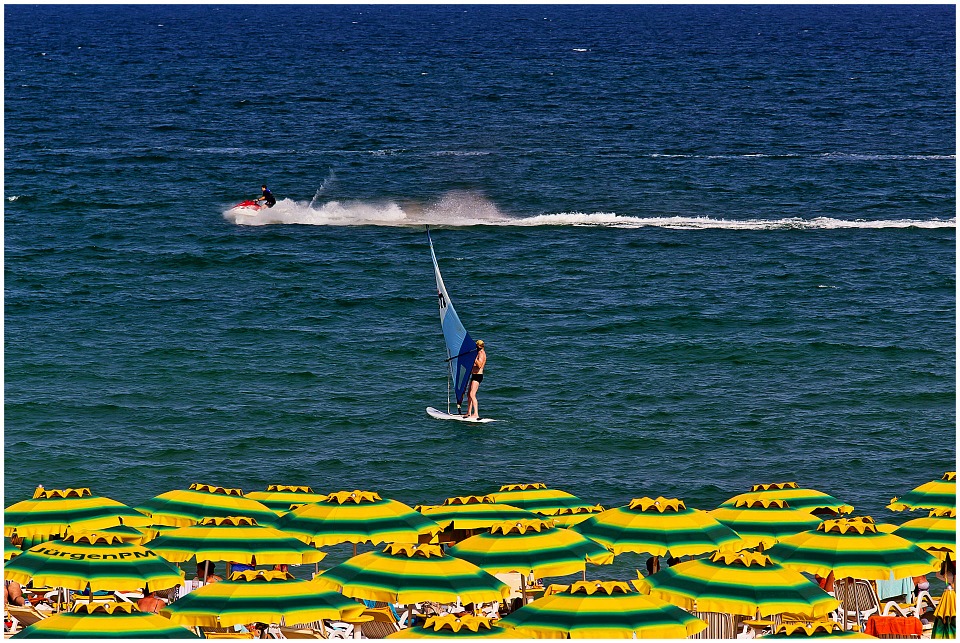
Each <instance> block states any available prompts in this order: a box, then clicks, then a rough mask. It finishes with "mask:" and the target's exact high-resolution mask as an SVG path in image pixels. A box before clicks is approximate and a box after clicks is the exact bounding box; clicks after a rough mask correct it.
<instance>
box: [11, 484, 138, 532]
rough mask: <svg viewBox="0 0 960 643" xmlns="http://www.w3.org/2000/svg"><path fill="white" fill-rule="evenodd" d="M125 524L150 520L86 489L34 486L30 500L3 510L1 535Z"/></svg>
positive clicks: (133, 524) (119, 503) (98, 527)
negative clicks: (35, 487) (34, 489)
mask: <svg viewBox="0 0 960 643" xmlns="http://www.w3.org/2000/svg"><path fill="white" fill-rule="evenodd" d="M119 524H126V525H129V526H131V527H146V526H147V525H149V524H150V519H149V518H145V517H144V516H143V515H142V514H140V513H138V512H136V511H134V510H133V509H131V508H130V507H128V506H127V505H125V504H123V503H122V502H117V501H116V500H111V499H110V498H104V497H102V496H95V495H93V493H91V491H90V489H88V488H86V487H81V488H78V489H44V488H43V487H37V489H36V491H34V492H33V498H32V499H30V500H23V501H21V502H17V503H14V504H12V505H10V506H9V507H7V508H6V509H4V510H3V535H4V536H12V535H13V534H14V532H16V534H17V535H18V536H21V537H26V538H30V537H40V538H42V539H48V538H49V537H51V536H62V535H63V534H64V533H66V531H67V528H68V527H72V528H74V529H87V530H89V529H100V528H101V527H111V526H113V525H119Z"/></svg>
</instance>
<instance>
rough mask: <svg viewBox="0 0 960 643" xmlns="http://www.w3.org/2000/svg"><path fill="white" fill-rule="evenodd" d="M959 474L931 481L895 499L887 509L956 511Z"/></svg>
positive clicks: (947, 475) (952, 473) (948, 474)
mask: <svg viewBox="0 0 960 643" xmlns="http://www.w3.org/2000/svg"><path fill="white" fill-rule="evenodd" d="M956 508H957V472H956V471H948V472H946V473H945V474H943V477H942V478H940V479H939V480H931V481H930V482H927V483H924V484H922V485H920V486H919V487H917V488H915V489H913V490H912V491H910V492H908V493H906V494H904V495H903V497H902V498H893V499H892V500H890V504H889V505H887V509H891V510H893V511H903V510H904V509H911V510H912V509H956Z"/></svg>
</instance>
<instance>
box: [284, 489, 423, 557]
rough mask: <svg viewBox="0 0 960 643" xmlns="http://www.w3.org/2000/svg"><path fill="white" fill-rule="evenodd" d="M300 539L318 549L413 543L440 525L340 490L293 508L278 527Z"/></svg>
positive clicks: (367, 494) (368, 494) (391, 503)
mask: <svg viewBox="0 0 960 643" xmlns="http://www.w3.org/2000/svg"><path fill="white" fill-rule="evenodd" d="M278 526H279V528H280V529H281V530H283V531H286V532H289V533H291V534H293V535H294V536H296V537H297V538H299V539H300V540H302V541H304V542H306V543H309V544H311V545H314V546H315V547H322V546H324V545H338V544H340V543H354V553H356V544H357V543H372V544H374V545H377V544H379V543H383V542H416V541H418V540H420V538H421V536H426V535H429V536H434V535H436V534H437V533H438V532H439V531H440V525H438V524H437V523H435V522H434V521H432V520H430V519H428V518H425V517H424V516H423V515H421V514H420V513H419V512H417V511H414V510H413V508H411V507H408V506H407V505H405V504H403V503H402V502H397V501H396V500H390V499H389V498H381V497H380V496H379V495H378V494H376V493H373V492H372V491H360V490H355V491H340V492H337V493H331V494H329V495H328V496H327V497H326V498H325V499H324V500H321V501H319V502H315V503H311V504H306V505H303V506H302V507H297V508H296V509H294V510H293V511H291V512H289V513H286V514H284V515H283V516H281V517H280V521H279V524H278Z"/></svg>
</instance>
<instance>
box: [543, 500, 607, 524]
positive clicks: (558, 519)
mask: <svg viewBox="0 0 960 643" xmlns="http://www.w3.org/2000/svg"><path fill="white" fill-rule="evenodd" d="M602 511H603V507H602V506H600V505H596V506H594V507H573V508H569V509H558V510H557V513H555V514H550V520H552V521H553V524H555V525H556V526H557V527H573V526H574V525H579V524H580V523H581V522H583V521H584V520H586V519H587V518H591V517H593V516H594V515H595V514H598V513H601V512H602Z"/></svg>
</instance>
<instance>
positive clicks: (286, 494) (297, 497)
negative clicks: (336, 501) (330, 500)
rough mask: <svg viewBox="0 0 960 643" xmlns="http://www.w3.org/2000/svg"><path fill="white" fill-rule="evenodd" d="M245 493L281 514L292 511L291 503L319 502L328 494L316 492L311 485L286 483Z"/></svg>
mask: <svg viewBox="0 0 960 643" xmlns="http://www.w3.org/2000/svg"><path fill="white" fill-rule="evenodd" d="M244 495H245V496H246V497H247V498H250V499H251V500H256V501H257V502H260V503H263V504H265V505H266V506H268V507H270V509H271V510H272V511H273V512H275V513H277V514H279V515H283V514H285V513H287V512H288V511H290V505H305V504H307V503H309V502H319V501H320V500H323V499H324V498H326V497H327V496H326V494H322V493H315V492H314V491H313V489H312V488H311V487H307V486H304V485H286V484H271V485H267V490H266V491H251V492H249V493H247V494H244Z"/></svg>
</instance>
